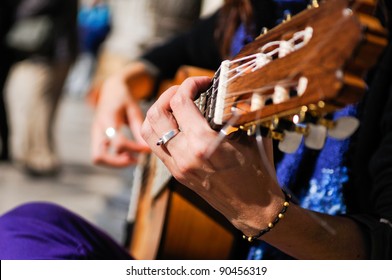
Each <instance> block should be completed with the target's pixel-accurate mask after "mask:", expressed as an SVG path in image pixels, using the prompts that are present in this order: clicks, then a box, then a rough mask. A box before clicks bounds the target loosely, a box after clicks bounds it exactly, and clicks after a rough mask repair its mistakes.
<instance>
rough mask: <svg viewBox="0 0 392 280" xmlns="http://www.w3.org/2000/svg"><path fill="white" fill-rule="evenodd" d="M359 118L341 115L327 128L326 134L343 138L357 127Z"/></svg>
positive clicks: (348, 135)
mask: <svg viewBox="0 0 392 280" xmlns="http://www.w3.org/2000/svg"><path fill="white" fill-rule="evenodd" d="M358 126H359V120H358V119H357V118H354V117H349V116H348V117H341V118H340V119H338V120H336V121H335V122H334V123H333V125H332V127H331V128H329V129H328V136H330V137H332V138H335V139H339V140H343V139H346V138H348V137H350V136H351V135H352V134H353V133H354V132H355V131H356V130H357V128H358Z"/></svg>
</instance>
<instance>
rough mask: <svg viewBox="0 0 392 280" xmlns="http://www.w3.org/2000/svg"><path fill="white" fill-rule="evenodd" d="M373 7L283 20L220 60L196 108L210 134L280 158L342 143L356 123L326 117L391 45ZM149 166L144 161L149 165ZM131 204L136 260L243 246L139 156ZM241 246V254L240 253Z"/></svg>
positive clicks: (229, 255) (325, 5) (314, 11)
mask: <svg viewBox="0 0 392 280" xmlns="http://www.w3.org/2000/svg"><path fill="white" fill-rule="evenodd" d="M375 4H376V1H373V0H357V1H349V0H328V1H324V2H321V3H320V4H318V3H314V5H313V6H312V7H309V9H307V10H305V11H303V12H301V13H299V14H298V15H296V16H294V17H293V18H292V19H291V20H289V21H285V22H283V23H282V24H280V25H279V26H277V27H276V28H274V29H272V30H270V31H268V32H267V33H266V34H263V35H261V36H259V37H258V38H256V40H255V41H253V42H252V43H250V44H248V45H246V46H245V47H244V48H243V50H242V51H241V52H240V53H239V54H238V55H237V56H236V57H235V58H234V59H233V60H227V61H223V62H222V64H221V67H220V68H219V70H218V71H217V72H216V73H215V75H214V76H213V78H212V86H211V88H210V89H209V90H207V92H205V93H201V94H200V97H199V98H198V100H196V101H195V103H196V105H197V106H198V107H199V109H200V111H201V113H202V114H203V115H204V117H205V118H206V119H207V120H208V121H209V122H210V124H211V127H213V128H214V129H217V130H220V132H221V135H227V134H230V133H233V132H235V131H237V130H244V131H246V132H247V133H248V135H249V136H252V135H254V134H255V133H261V134H262V135H264V136H268V137H271V138H273V139H276V140H279V148H280V149H281V150H282V151H284V152H288V153H290V152H294V151H295V150H296V147H297V146H298V145H299V143H300V142H301V141H304V143H305V145H307V146H308V147H310V148H312V149H321V148H322V147H323V144H324V141H325V137H334V138H337V139H344V138H345V137H348V136H350V134H351V133H353V132H354V131H355V129H356V127H357V126H358V121H357V120H356V119H353V118H345V119H341V120H337V121H331V120H329V119H328V118H326V115H327V114H329V113H331V112H333V111H335V110H338V109H340V108H343V107H344V106H346V105H348V104H352V103H355V102H358V101H359V100H360V98H361V97H362V96H363V94H364V92H365V90H366V84H365V82H364V80H363V77H364V75H365V73H366V72H367V71H368V69H369V68H370V67H372V66H373V65H374V64H375V63H376V62H377V59H378V57H379V54H380V53H381V52H382V50H383V48H384V47H385V46H386V44H387V40H386V30H385V29H384V28H383V27H382V26H381V24H380V22H379V21H378V20H377V19H376V18H374V17H373V16H372V13H373V11H374V8H375ZM147 162H148V164H146V163H147ZM141 163H142V164H144V165H147V166H148V167H147V169H143V171H142V170H141V169H139V170H137V172H136V176H135V178H136V179H141V180H139V181H138V183H136V184H135V185H134V189H133V190H134V195H133V200H134V201H133V204H131V205H133V206H132V207H134V216H135V224H134V227H133V231H132V234H131V243H130V247H129V249H130V252H131V254H132V255H134V256H135V257H136V258H138V259H233V258H234V259H235V258H242V257H244V255H243V252H244V250H246V243H245V242H240V241H238V239H239V238H241V233H239V232H238V231H237V230H236V229H234V228H233V226H231V225H230V224H229V223H228V222H227V221H226V220H225V219H224V217H223V216H222V215H220V214H219V213H217V212H216V211H215V210H214V209H212V208H211V207H210V206H209V205H208V204H206V203H205V202H204V201H203V200H202V199H201V198H199V197H198V196H197V195H196V194H194V193H193V192H192V191H190V190H189V189H187V188H186V187H184V186H182V185H180V184H179V183H178V182H176V181H175V180H174V179H173V178H172V177H171V175H170V173H169V172H168V171H167V169H166V168H165V167H164V165H163V164H162V163H161V162H160V161H159V160H158V159H157V158H156V157H154V156H151V157H150V158H149V159H147V158H142V159H141ZM241 249H243V250H241Z"/></svg>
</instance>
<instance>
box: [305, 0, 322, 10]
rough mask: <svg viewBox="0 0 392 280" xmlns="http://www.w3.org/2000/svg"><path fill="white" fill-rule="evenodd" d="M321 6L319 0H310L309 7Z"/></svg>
mask: <svg viewBox="0 0 392 280" xmlns="http://www.w3.org/2000/svg"><path fill="white" fill-rule="evenodd" d="M318 7H320V4H319V1H318V0H310V1H309V5H308V8H309V9H310V8H318Z"/></svg>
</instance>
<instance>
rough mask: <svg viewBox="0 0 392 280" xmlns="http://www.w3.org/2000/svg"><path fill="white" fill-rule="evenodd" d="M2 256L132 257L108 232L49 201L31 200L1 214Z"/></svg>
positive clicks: (5, 257) (110, 258) (17, 258)
mask: <svg viewBox="0 0 392 280" xmlns="http://www.w3.org/2000/svg"><path fill="white" fill-rule="evenodd" d="M0 259H1V260H32V259H39V260H49V259H71V260H75V259H96V260H97V259H98V260H99V259H103V260H116V259H122V260H124V259H125V260H126V259H132V258H131V256H130V255H129V254H128V253H127V252H126V251H125V249H124V248H122V247H121V246H120V245H119V244H117V243H116V242H115V241H114V240H112V239H111V238H110V237H109V236H108V235H106V234H105V233H103V232H102V231H101V230H99V229H98V228H96V227H94V226H93V225H91V224H90V223H88V222H87V221H85V220H84V219H83V218H81V217H79V216H77V215H75V214H73V213H71V212H70V211H68V210H66V209H64V208H62V207H60V206H57V205H54V204H50V203H28V204H24V205H22V206H19V207H17V208H15V209H13V210H11V211H9V212H7V213H6V214H4V215H2V216H1V217H0Z"/></svg>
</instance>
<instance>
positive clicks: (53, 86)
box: [23, 60, 70, 175]
mask: <svg viewBox="0 0 392 280" xmlns="http://www.w3.org/2000/svg"><path fill="white" fill-rule="evenodd" d="M33 67H34V68H36V71H35V79H34V84H33V85H32V86H31V102H30V104H29V108H28V111H27V118H28V120H27V123H26V125H27V127H26V130H25V131H26V134H25V137H24V140H23V143H24V144H23V148H24V152H23V155H24V165H25V168H26V170H27V171H28V172H29V173H30V174H32V175H51V174H55V173H56V172H57V171H58V167H59V160H58V156H57V153H56V147H55V142H54V135H53V129H54V124H55V118H56V112H57V108H58V104H59V101H60V98H61V94H62V88H63V85H64V81H65V79H66V77H67V73H68V69H69V67H70V64H69V63H50V62H48V61H46V60H40V61H34V63H33Z"/></svg>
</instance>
